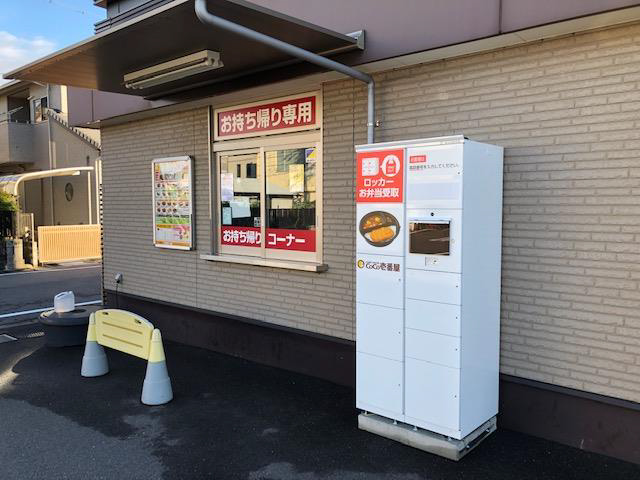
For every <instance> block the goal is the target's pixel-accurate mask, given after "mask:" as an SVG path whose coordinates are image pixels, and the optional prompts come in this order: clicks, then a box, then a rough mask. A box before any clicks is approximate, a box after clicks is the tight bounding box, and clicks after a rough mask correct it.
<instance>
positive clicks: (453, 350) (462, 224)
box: [355, 135, 503, 439]
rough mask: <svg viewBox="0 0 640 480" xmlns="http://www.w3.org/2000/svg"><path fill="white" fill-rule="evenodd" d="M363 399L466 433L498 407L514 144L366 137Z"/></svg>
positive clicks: (359, 260) (360, 345)
mask: <svg viewBox="0 0 640 480" xmlns="http://www.w3.org/2000/svg"><path fill="white" fill-rule="evenodd" d="M356 153H357V157H356V162H357V175H358V176H357V179H356V201H357V219H356V230H357V233H356V235H357V239H356V265H355V269H356V328H357V331H356V350H357V355H356V357H357V358H356V362H357V366H356V372H357V379H356V398H357V406H358V408H360V409H362V410H366V411H368V412H371V413H375V414H378V415H381V416H384V417H388V418H391V419H394V420H397V421H400V422H405V423H407V424H409V425H414V426H417V427H420V428H423V429H427V430H430V431H432V432H435V433H438V434H441V435H445V436H447V437H452V438H455V439H464V437H465V436H467V435H469V434H470V433H472V432H473V431H474V430H475V429H477V428H478V427H480V426H481V425H483V424H484V423H485V422H487V421H488V420H491V419H492V418H493V417H494V416H495V415H496V414H497V412H498V361H499V328H500V260H501V234H502V231H501V226H502V168H503V166H502V162H503V160H502V158H503V149H502V147H498V146H494V145H487V144H482V143H478V142H474V141H470V140H468V139H466V138H464V137H463V136H462V135H458V136H451V137H439V138H433V139H420V140H411V141H406V142H390V143H380V144H372V145H362V146H357V147H356Z"/></svg>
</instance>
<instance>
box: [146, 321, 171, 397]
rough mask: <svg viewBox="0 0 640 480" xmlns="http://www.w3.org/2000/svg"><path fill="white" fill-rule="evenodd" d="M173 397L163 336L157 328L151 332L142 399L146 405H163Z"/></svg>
mask: <svg viewBox="0 0 640 480" xmlns="http://www.w3.org/2000/svg"><path fill="white" fill-rule="evenodd" d="M172 399H173V390H172V389H171V380H170V379H169V373H168V372H167V360H166V359H165V356H164V348H163V347H162V337H161V335H160V330H158V329H157V328H156V329H154V330H153V333H152V334H151V348H150V349H149V361H148V363H147V374H146V375H145V377H144V384H143V385H142V398H141V401H142V403H144V404H145V405H163V404H165V403H168V402H170V401H171V400H172Z"/></svg>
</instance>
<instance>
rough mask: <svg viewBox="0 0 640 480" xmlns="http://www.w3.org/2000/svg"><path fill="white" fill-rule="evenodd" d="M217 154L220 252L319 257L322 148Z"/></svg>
mask: <svg viewBox="0 0 640 480" xmlns="http://www.w3.org/2000/svg"><path fill="white" fill-rule="evenodd" d="M312 145H313V144H312ZM249 152H251V153H249ZM217 158H218V162H219V163H218V169H219V172H220V173H219V195H220V206H219V209H220V210H219V218H220V237H219V238H220V240H219V242H220V253H223V254H224V253H228V254H232V255H251V256H262V257H265V258H277V259H292V260H301V261H315V260H317V259H318V255H317V248H316V243H317V241H318V240H317V235H318V232H317V225H316V197H317V192H316V183H317V182H316V171H317V169H318V167H317V165H316V158H317V147H316V146H304V144H301V146H300V148H292V147H287V148H284V147H282V148H272V149H261V150H259V151H257V152H255V151H251V150H244V151H242V152H225V153H222V152H221V153H219V154H218V157H217ZM247 247H250V248H247ZM251 247H253V248H251Z"/></svg>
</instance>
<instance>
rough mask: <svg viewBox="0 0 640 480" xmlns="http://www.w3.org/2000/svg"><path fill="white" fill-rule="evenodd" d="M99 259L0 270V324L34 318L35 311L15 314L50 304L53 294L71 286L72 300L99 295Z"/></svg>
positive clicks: (51, 303) (97, 297)
mask: <svg viewBox="0 0 640 480" xmlns="http://www.w3.org/2000/svg"><path fill="white" fill-rule="evenodd" d="M100 276H101V267H100V264H99V263H82V262H77V263H74V264H66V265H60V266H54V267H45V268H42V269H39V270H33V271H24V272H15V273H3V274H0V324H3V323H7V322H14V321H16V320H17V319H20V320H24V319H28V318H36V317H37V315H38V314H37V313H36V314H27V315H20V316H15V315H11V314H13V313H16V312H24V311H30V310H36V309H40V308H46V307H50V306H52V305H53V297H54V296H55V295H56V294H58V293H60V292H63V291H66V290H72V291H73V293H74V295H75V297H76V303H82V302H90V301H94V300H99V299H100Z"/></svg>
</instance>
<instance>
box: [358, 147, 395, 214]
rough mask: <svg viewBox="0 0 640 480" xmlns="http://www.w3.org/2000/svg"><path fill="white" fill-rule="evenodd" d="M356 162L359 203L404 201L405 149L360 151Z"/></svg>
mask: <svg viewBox="0 0 640 480" xmlns="http://www.w3.org/2000/svg"><path fill="white" fill-rule="evenodd" d="M356 162H357V164H358V167H357V168H358V173H357V179H356V202H357V203H402V195H403V177H404V150H402V149H395V150H381V151H378V152H360V153H358V154H357V156H356Z"/></svg>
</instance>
